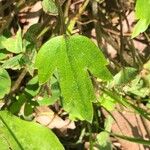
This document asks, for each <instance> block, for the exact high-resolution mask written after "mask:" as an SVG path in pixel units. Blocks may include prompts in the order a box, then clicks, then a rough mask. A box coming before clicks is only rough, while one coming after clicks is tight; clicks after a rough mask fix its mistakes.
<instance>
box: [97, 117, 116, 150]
mask: <svg viewBox="0 0 150 150" xmlns="http://www.w3.org/2000/svg"><path fill="white" fill-rule="evenodd" d="M112 123H113V118H112V117H111V116H108V118H107V119H106V121H105V130H106V131H108V132H105V131H102V132H100V133H99V134H98V135H97V141H98V144H99V148H100V149H101V150H111V149H112V147H111V142H110V141H109V132H111V126H112Z"/></svg>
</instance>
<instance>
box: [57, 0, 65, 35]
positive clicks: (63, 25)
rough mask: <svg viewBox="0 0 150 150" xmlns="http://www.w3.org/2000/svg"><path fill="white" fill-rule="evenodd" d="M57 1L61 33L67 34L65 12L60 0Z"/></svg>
mask: <svg viewBox="0 0 150 150" xmlns="http://www.w3.org/2000/svg"><path fill="white" fill-rule="evenodd" d="M55 3H56V5H57V7H58V13H59V19H60V34H65V32H66V26H65V19H64V14H63V10H62V7H61V3H60V0H55Z"/></svg>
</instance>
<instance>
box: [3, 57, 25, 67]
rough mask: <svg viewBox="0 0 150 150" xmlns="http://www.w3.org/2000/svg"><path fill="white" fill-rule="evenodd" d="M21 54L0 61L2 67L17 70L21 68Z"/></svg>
mask: <svg viewBox="0 0 150 150" xmlns="http://www.w3.org/2000/svg"><path fill="white" fill-rule="evenodd" d="M22 56H23V55H22V54H19V55H17V56H14V57H12V58H9V59H8V60H5V61H1V62H2V63H3V65H2V67H3V68H5V69H12V70H17V69H21V68H22V66H23V62H22Z"/></svg>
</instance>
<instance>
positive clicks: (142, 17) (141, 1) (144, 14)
mask: <svg viewBox="0 0 150 150" xmlns="http://www.w3.org/2000/svg"><path fill="white" fill-rule="evenodd" d="M149 8H150V0H137V2H136V7H135V14H136V17H137V19H139V21H138V23H137V24H136V25H135V28H134V30H133V33H132V38H134V37H136V36H138V35H139V34H140V33H142V32H144V31H145V30H146V29H147V28H148V26H149V24H150V17H149V16H150V9H149Z"/></svg>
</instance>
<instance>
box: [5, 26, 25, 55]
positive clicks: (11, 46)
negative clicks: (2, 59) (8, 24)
mask: <svg viewBox="0 0 150 150" xmlns="http://www.w3.org/2000/svg"><path fill="white" fill-rule="evenodd" d="M2 45H3V48H6V49H7V50H8V51H9V52H12V53H16V54H18V53H21V52H24V50H23V45H22V34H21V29H20V28H19V30H18V31H17V34H16V36H15V37H10V38H8V39H6V40H4V41H2Z"/></svg>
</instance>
